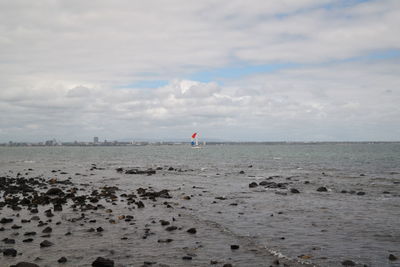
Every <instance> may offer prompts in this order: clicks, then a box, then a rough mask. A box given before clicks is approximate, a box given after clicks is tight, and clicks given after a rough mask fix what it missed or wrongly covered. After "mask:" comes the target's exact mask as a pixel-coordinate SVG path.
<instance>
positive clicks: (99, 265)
mask: <svg viewBox="0 0 400 267" xmlns="http://www.w3.org/2000/svg"><path fill="white" fill-rule="evenodd" d="M92 266H93V267H114V261H113V260H109V259H105V258H102V257H98V258H97V259H96V260H95V261H94V262H93V263H92Z"/></svg>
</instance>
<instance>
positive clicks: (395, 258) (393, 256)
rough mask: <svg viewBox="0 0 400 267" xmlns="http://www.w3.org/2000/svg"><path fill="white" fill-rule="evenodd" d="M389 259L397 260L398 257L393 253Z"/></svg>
mask: <svg viewBox="0 0 400 267" xmlns="http://www.w3.org/2000/svg"><path fill="white" fill-rule="evenodd" d="M389 260H391V261H395V260H397V257H396V256H395V255H393V254H389Z"/></svg>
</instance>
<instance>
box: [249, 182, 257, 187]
mask: <svg viewBox="0 0 400 267" xmlns="http://www.w3.org/2000/svg"><path fill="white" fill-rule="evenodd" d="M257 186H258V184H257V183H256V182H252V183H250V184H249V187H250V188H254V187H257Z"/></svg>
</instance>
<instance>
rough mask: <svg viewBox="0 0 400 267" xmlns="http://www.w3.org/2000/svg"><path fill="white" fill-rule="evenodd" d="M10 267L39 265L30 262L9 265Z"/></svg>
mask: <svg viewBox="0 0 400 267" xmlns="http://www.w3.org/2000/svg"><path fill="white" fill-rule="evenodd" d="M10 267H39V265H37V264H34V263H30V262H25V261H22V262H18V263H17V264H16V265H11V266H10Z"/></svg>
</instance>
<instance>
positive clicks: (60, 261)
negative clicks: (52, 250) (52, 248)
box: [57, 257, 67, 263]
mask: <svg viewBox="0 0 400 267" xmlns="http://www.w3.org/2000/svg"><path fill="white" fill-rule="evenodd" d="M57 262H59V263H65V262H67V258H66V257H61V258H59V259H58V261H57Z"/></svg>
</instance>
